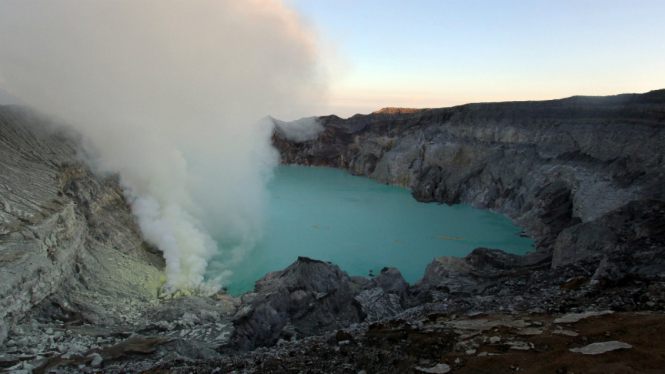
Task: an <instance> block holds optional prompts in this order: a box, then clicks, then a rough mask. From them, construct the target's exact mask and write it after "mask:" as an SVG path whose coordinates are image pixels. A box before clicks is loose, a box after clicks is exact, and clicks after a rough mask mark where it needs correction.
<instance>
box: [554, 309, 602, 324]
mask: <svg viewBox="0 0 665 374" xmlns="http://www.w3.org/2000/svg"><path fill="white" fill-rule="evenodd" d="M612 313H614V312H613V311H611V310H605V311H602V312H585V313H571V314H566V315H564V316H563V317H559V318H557V319H555V320H554V323H575V322H578V321H580V320H583V319H585V318H589V317H597V316H603V315H606V314H612Z"/></svg>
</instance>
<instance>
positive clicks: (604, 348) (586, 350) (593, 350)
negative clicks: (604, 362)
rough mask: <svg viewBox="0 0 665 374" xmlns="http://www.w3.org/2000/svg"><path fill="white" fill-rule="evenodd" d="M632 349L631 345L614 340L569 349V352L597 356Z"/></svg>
mask: <svg viewBox="0 0 665 374" xmlns="http://www.w3.org/2000/svg"><path fill="white" fill-rule="evenodd" d="M629 348H633V346H632V345H630V344H627V343H623V342H619V341H616V340H613V341H609V342H602V343H592V344H589V345H587V346H584V347H581V348H571V349H570V351H571V352H576V353H581V354H584V355H599V354H603V353H605V352H610V351H615V350H617V349H629Z"/></svg>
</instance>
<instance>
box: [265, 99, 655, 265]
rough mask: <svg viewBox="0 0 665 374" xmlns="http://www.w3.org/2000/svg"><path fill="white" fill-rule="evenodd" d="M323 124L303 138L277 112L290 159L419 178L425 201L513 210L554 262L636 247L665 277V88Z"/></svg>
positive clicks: (384, 178) (401, 180) (393, 112)
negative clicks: (288, 130)
mask: <svg viewBox="0 0 665 374" xmlns="http://www.w3.org/2000/svg"><path fill="white" fill-rule="evenodd" d="M319 123H320V124H321V125H323V127H324V130H323V131H322V132H321V133H320V134H319V136H318V137H317V138H316V139H314V140H310V141H305V142H294V141H289V140H288V139H287V138H286V136H285V134H284V132H283V131H282V130H281V128H280V123H279V122H278V121H276V131H275V133H274V136H273V144H274V145H275V146H276V147H277V148H278V149H279V151H280V153H281V157H282V162H283V163H284V164H293V165H309V166H330V167H337V168H342V169H347V170H349V172H350V173H353V174H357V175H362V176H366V177H369V178H372V179H374V180H376V181H377V182H380V183H389V184H394V185H399V186H404V187H406V188H409V189H411V190H412V191H413V196H414V197H415V198H416V199H417V200H418V201H422V202H438V203H446V204H460V203H463V204H472V205H473V206H474V207H476V208H480V209H490V210H493V211H495V212H498V213H501V214H504V215H506V216H508V217H510V218H511V219H513V221H514V222H515V223H516V224H517V225H519V226H520V227H523V228H524V230H525V231H526V234H527V235H529V236H531V237H533V238H534V239H535V240H536V246H537V249H538V254H537V256H539V257H542V255H546V256H552V260H551V266H552V267H557V266H561V265H564V264H570V263H574V262H578V261H582V260H585V259H596V260H598V261H600V259H601V258H603V256H607V255H608V254H609V253H610V252H611V251H614V250H618V249H619V248H620V247H621V248H624V249H625V247H631V249H628V251H629V252H630V251H633V252H634V251H637V252H639V254H638V253H633V252H631V255H630V256H628V257H630V261H629V262H631V264H629V265H627V266H628V267H631V266H632V267H634V268H644V267H645V266H646V264H650V263H653V262H654V261H655V262H657V263H658V264H659V265H658V266H660V268H659V269H660V270H653V269H652V270H653V272H654V274H651V275H656V274H659V276H662V275H663V274H662V271H663V268H662V264H663V260H662V259H663V245H662V244H663V243H662V241H660V239H658V238H660V237H661V236H662V232H663V228H662V227H661V226H659V225H661V224H662V222H663V210H662V206H663V205H662V204H663V203H662V202H663V200H664V199H665V179H664V177H665V163H664V162H663V157H664V156H665V90H658V91H652V92H648V93H645V94H625V95H618V96H608V97H585V96H576V97H571V98H567V99H561V100H550V101H529V102H506V103H480V104H468V105H462V106H457V107H452V108H441V109H428V110H419V111H416V110H410V111H409V110H404V109H401V108H386V109H384V110H381V111H378V112H375V113H372V114H369V115H355V116H353V117H351V118H348V119H341V118H339V117H336V116H327V117H320V118H319ZM636 215H637V216H636ZM654 222H659V223H654ZM638 242H639V243H641V244H639V245H638V244H636V243H638ZM629 243H632V244H629ZM643 265H644V266H643Z"/></svg>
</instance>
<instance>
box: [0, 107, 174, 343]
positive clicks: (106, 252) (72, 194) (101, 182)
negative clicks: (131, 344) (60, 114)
mask: <svg viewBox="0 0 665 374" xmlns="http://www.w3.org/2000/svg"><path fill="white" fill-rule="evenodd" d="M79 144H80V141H79V136H78V135H77V134H75V133H73V132H72V131H71V130H68V129H66V128H65V127H63V126H58V125H56V124H54V123H52V122H51V121H48V120H46V119H44V118H43V117H40V116H39V115H37V114H35V113H34V112H32V111H30V110H28V109H24V108H20V107H14V106H0V344H2V343H3V342H4V340H5V339H6V337H7V333H8V328H9V326H11V324H13V323H14V322H16V320H17V319H18V318H21V317H23V316H24V315H25V313H26V312H27V311H29V310H30V309H31V308H33V307H34V306H37V305H40V303H42V302H45V303H46V304H48V305H44V307H47V308H55V309H58V310H60V313H64V314H66V312H65V311H64V309H72V308H73V309H76V305H81V306H82V305H88V306H89V307H85V308H82V309H81V310H83V314H82V315H81V318H83V320H85V321H87V322H89V323H101V322H106V323H113V322H117V321H118V319H117V318H118V317H117V316H113V315H111V314H110V313H107V312H106V311H104V308H103V300H104V297H98V296H100V295H102V296H103V295H106V296H108V297H109V298H112V299H113V302H114V303H115V302H117V299H118V298H120V299H122V298H130V299H137V300H148V299H150V298H151V297H152V295H153V294H154V290H153V289H152V288H153V287H154V288H155V289H156V287H158V286H159V276H160V274H161V273H160V271H159V269H158V267H159V266H160V264H163V260H162V258H161V256H160V255H158V254H155V253H154V252H153V251H151V250H150V248H149V247H148V246H147V245H145V244H144V243H143V241H142V239H141V235H140V232H139V229H138V227H137V225H136V224H135V223H134V219H133V217H132V216H131V213H130V210H129V206H128V205H127V204H126V203H125V201H124V198H123V195H122V190H121V189H120V186H119V184H118V180H117V178H116V177H107V178H104V177H99V176H96V175H94V174H93V173H92V171H91V170H90V169H89V168H88V166H87V165H86V164H85V163H84V162H82V161H81V157H80V152H81V150H80V147H79ZM47 298H49V301H46V299H47ZM91 299H95V300H96V301H95V302H89V301H90V300H91ZM52 305H53V306H52ZM92 305H96V306H97V307H92ZM68 306H69V307H68Z"/></svg>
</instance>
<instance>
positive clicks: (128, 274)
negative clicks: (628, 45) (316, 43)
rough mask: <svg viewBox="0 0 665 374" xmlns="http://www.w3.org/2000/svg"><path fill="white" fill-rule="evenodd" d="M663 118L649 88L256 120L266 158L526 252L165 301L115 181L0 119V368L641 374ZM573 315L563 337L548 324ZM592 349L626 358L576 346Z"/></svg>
mask: <svg viewBox="0 0 665 374" xmlns="http://www.w3.org/2000/svg"><path fill="white" fill-rule="evenodd" d="M664 108H665V91H654V92H650V93H647V94H643V95H620V96H614V97H605V98H588V97H574V98H570V99H563V100H554V101H547V102H524V103H497V104H470V105H464V106H460V107H454V108H443V109H428V110H407V109H404V108H387V109H384V110H381V111H379V112H377V113H373V114H370V115H367V116H361V115H357V116H354V117H352V118H349V119H347V120H343V119H340V118H338V117H334V116H329V117H321V118H319V122H320V123H321V125H322V126H323V131H322V132H321V133H319V134H318V136H317V137H316V139H312V140H307V141H292V140H287V138H286V135H285V134H284V132H283V131H282V129H281V127H280V122H279V121H275V123H276V125H277V126H276V130H275V134H274V137H273V141H274V144H275V146H276V147H277V148H278V149H279V150H280V152H281V154H282V160H283V162H284V163H290V164H299V165H313V166H333V167H339V168H344V169H348V170H349V171H350V172H352V173H355V174H359V175H364V176H368V177H370V178H373V179H375V180H377V181H379V182H382V183H392V184H398V185H402V186H405V187H408V188H411V189H412V190H413V195H414V197H415V198H416V199H418V200H420V201H423V202H439V203H447V204H455V203H471V204H473V205H474V206H476V207H478V208H483V209H492V210H495V211H497V212H500V213H503V214H505V215H507V216H509V217H511V218H512V219H513V220H515V222H516V223H518V224H519V225H521V226H522V227H524V228H525V230H526V233H527V234H528V235H531V236H532V237H534V238H535V239H536V242H537V247H538V248H537V249H538V250H537V251H536V252H534V253H531V254H529V255H527V256H517V255H510V254H506V253H504V252H502V251H501V250H499V249H488V248H478V249H476V250H474V251H473V252H472V253H471V254H470V255H468V256H467V257H465V258H453V257H441V258H437V259H434V261H433V262H432V263H431V264H430V265H429V266H428V267H427V269H426V271H425V273H424V276H423V279H422V280H421V281H419V282H418V283H417V284H415V285H409V284H408V283H406V282H405V281H404V279H403V278H402V276H401V274H400V272H399V270H398V269H395V268H390V269H388V268H386V269H383V271H381V273H380V274H378V275H377V276H376V277H374V278H373V279H366V278H363V277H351V276H349V275H348V274H347V273H346V272H345V271H344V269H340V268H339V267H338V266H336V265H334V264H331V263H327V262H321V261H317V260H315V259H309V258H304V257H301V258H299V259H298V260H297V261H296V262H295V263H294V264H292V265H291V266H289V267H288V268H286V269H284V270H282V271H277V272H272V273H269V274H267V275H266V276H265V277H263V278H262V279H260V280H258V281H257V282H256V286H255V289H254V291H253V292H249V293H246V294H244V295H242V296H241V297H237V298H236V297H231V296H230V295H228V294H224V293H220V294H216V295H213V297H209V298H203V297H194V296H186V297H180V298H177V299H170V300H165V299H158V298H157V290H158V288H159V286H160V285H161V280H160V278H161V277H162V276H163V273H162V271H161V268H162V267H163V264H164V263H163V259H162V258H161V256H160V255H159V253H158V252H156V251H155V249H154V248H151V247H150V246H149V245H147V244H146V243H144V242H143V240H142V238H141V234H140V232H139V230H138V227H137V225H136V223H135V220H134V218H133V217H132V215H131V212H130V209H129V206H128V205H127V203H126V201H125V199H124V197H123V191H122V189H121V188H120V186H119V183H118V178H117V176H114V175H99V174H97V173H95V172H94V171H93V170H92V169H91V168H90V167H89V166H88V164H86V163H85V162H84V161H83V160H84V159H85V157H84V156H85V155H84V152H83V150H82V148H81V139H80V135H78V134H77V133H75V132H73V131H71V130H69V129H68V128H67V127H66V126H63V125H60V124H57V123H54V122H53V121H51V120H49V119H46V118H43V117H42V116H40V115H38V114H36V113H35V112H33V111H31V110H28V109H25V108H20V107H15V106H0V368H9V370H10V371H16V372H22V373H30V372H32V373H46V372H49V371H50V370H57V371H56V372H60V373H63V372H77V373H78V372H95V371H98V370H101V371H105V372H110V373H132V372H145V371H146V370H150V371H148V372H156V373H157V372H170V373H173V372H183V373H184V372H202V373H205V372H208V373H217V372H220V370H226V371H229V372H231V371H247V372H265V373H272V372H275V373H278V372H284V371H287V372H289V371H311V372H316V373H321V372H325V373H347V372H356V373H357V372H360V371H362V370H366V371H367V372H386V373H403V372H430V373H431V372H446V371H445V370H453V369H454V370H457V371H459V372H465V370H466V371H467V372H499V371H505V370H509V369H512V370H517V368H518V367H517V366H515V364H514V363H515V362H518V361H519V362H520V363H521V362H528V363H529V364H528V365H534V366H533V367H539V366H538V365H541V366H542V365H543V363H547V365H545V366H547V367H544V366H542V367H541V369H542V370H540V371H558V372H567V371H572V370H575V371H577V370H578V369H577V367H576V366H575V365H582V368H583V369H585V370H586V369H593V368H596V369H598V370H600V371H605V372H606V371H622V370H624V369H626V370H625V371H627V372H630V370H638V371H642V372H657V370H658V368H662V366H663V365H665V361H663V357H665V352H664V351H663V348H662V347H663V344H662V336H663V335H662V329H658V328H655V329H654V328H653V326H654V324H655V325H658V324H661V325H662V320H663V318H662V314H661V311H662V310H665V197H664V196H663V193H664V191H665V188H664V186H663V176H664V169H663V167H664V165H663V153H664V152H665V151H664V149H665V144H664V137H663V135H664V132H665V109H664ZM607 309H611V310H613V311H617V312H622V313H621V314H618V315H616V316H614V317H612V316H610V315H609V314H607V313H601V312H602V311H605V310H607ZM508 311H509V312H510V316H507V314H506V312H508ZM586 311H593V313H585V312H586ZM635 312H639V314H637V313H635ZM483 313H488V314H483ZM563 313H572V314H568V315H566V316H563V317H562V316H561V315H562V314H563ZM585 318H591V319H590V320H589V322H587V323H579V324H578V325H577V328H576V330H577V332H575V331H570V330H562V328H563V327H566V326H570V325H566V324H569V323H573V324H574V323H576V322H565V321H567V320H571V319H572V320H575V321H579V320H580V319H585ZM593 318H595V319H593ZM562 320H564V322H561V321H562ZM608 324H612V326H613V327H612V328H610V327H607V326H608ZM490 331H491V332H490ZM561 331H563V332H561ZM627 331H628V332H627ZM578 335H581V336H579V337H578ZM610 336H611V338H612V339H621V341H614V340H613V341H610V342H606V340H608V339H609V338H610ZM497 339H498V340H497ZM589 342H594V343H593V344H589ZM595 342H597V343H598V344H600V345H599V346H595V345H594V344H596V343H595ZM606 345H607V346H612V347H615V346H619V347H621V349H623V350H625V351H627V352H628V353H624V354H623V356H621V355H619V354H615V353H612V354H609V355H603V356H601V357H600V358H599V359H592V358H588V357H587V358H584V359H580V357H581V356H580V355H581V354H582V353H577V352H578V351H579V350H586V349H596V348H597V347H605V346H606ZM627 346H631V347H633V348H627ZM265 347H272V348H265ZM571 347H574V349H577V350H578V351H573V350H570V349H569V348H571ZM630 349H632V351H630ZM245 350H253V351H252V352H250V353H247V352H244V351H245ZM477 351H478V352H477ZM631 352H633V353H631ZM497 356H500V357H497ZM557 357H558V358H561V357H563V358H562V359H558V358H557ZM594 357H597V356H594ZM562 360H563V361H562ZM617 362H623V363H624V364H625V365H624V366H621V367H618V366H616V365H617V364H616V363H617ZM580 363H582V364H580ZM525 365H526V364H525ZM654 368H655V369H654Z"/></svg>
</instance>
